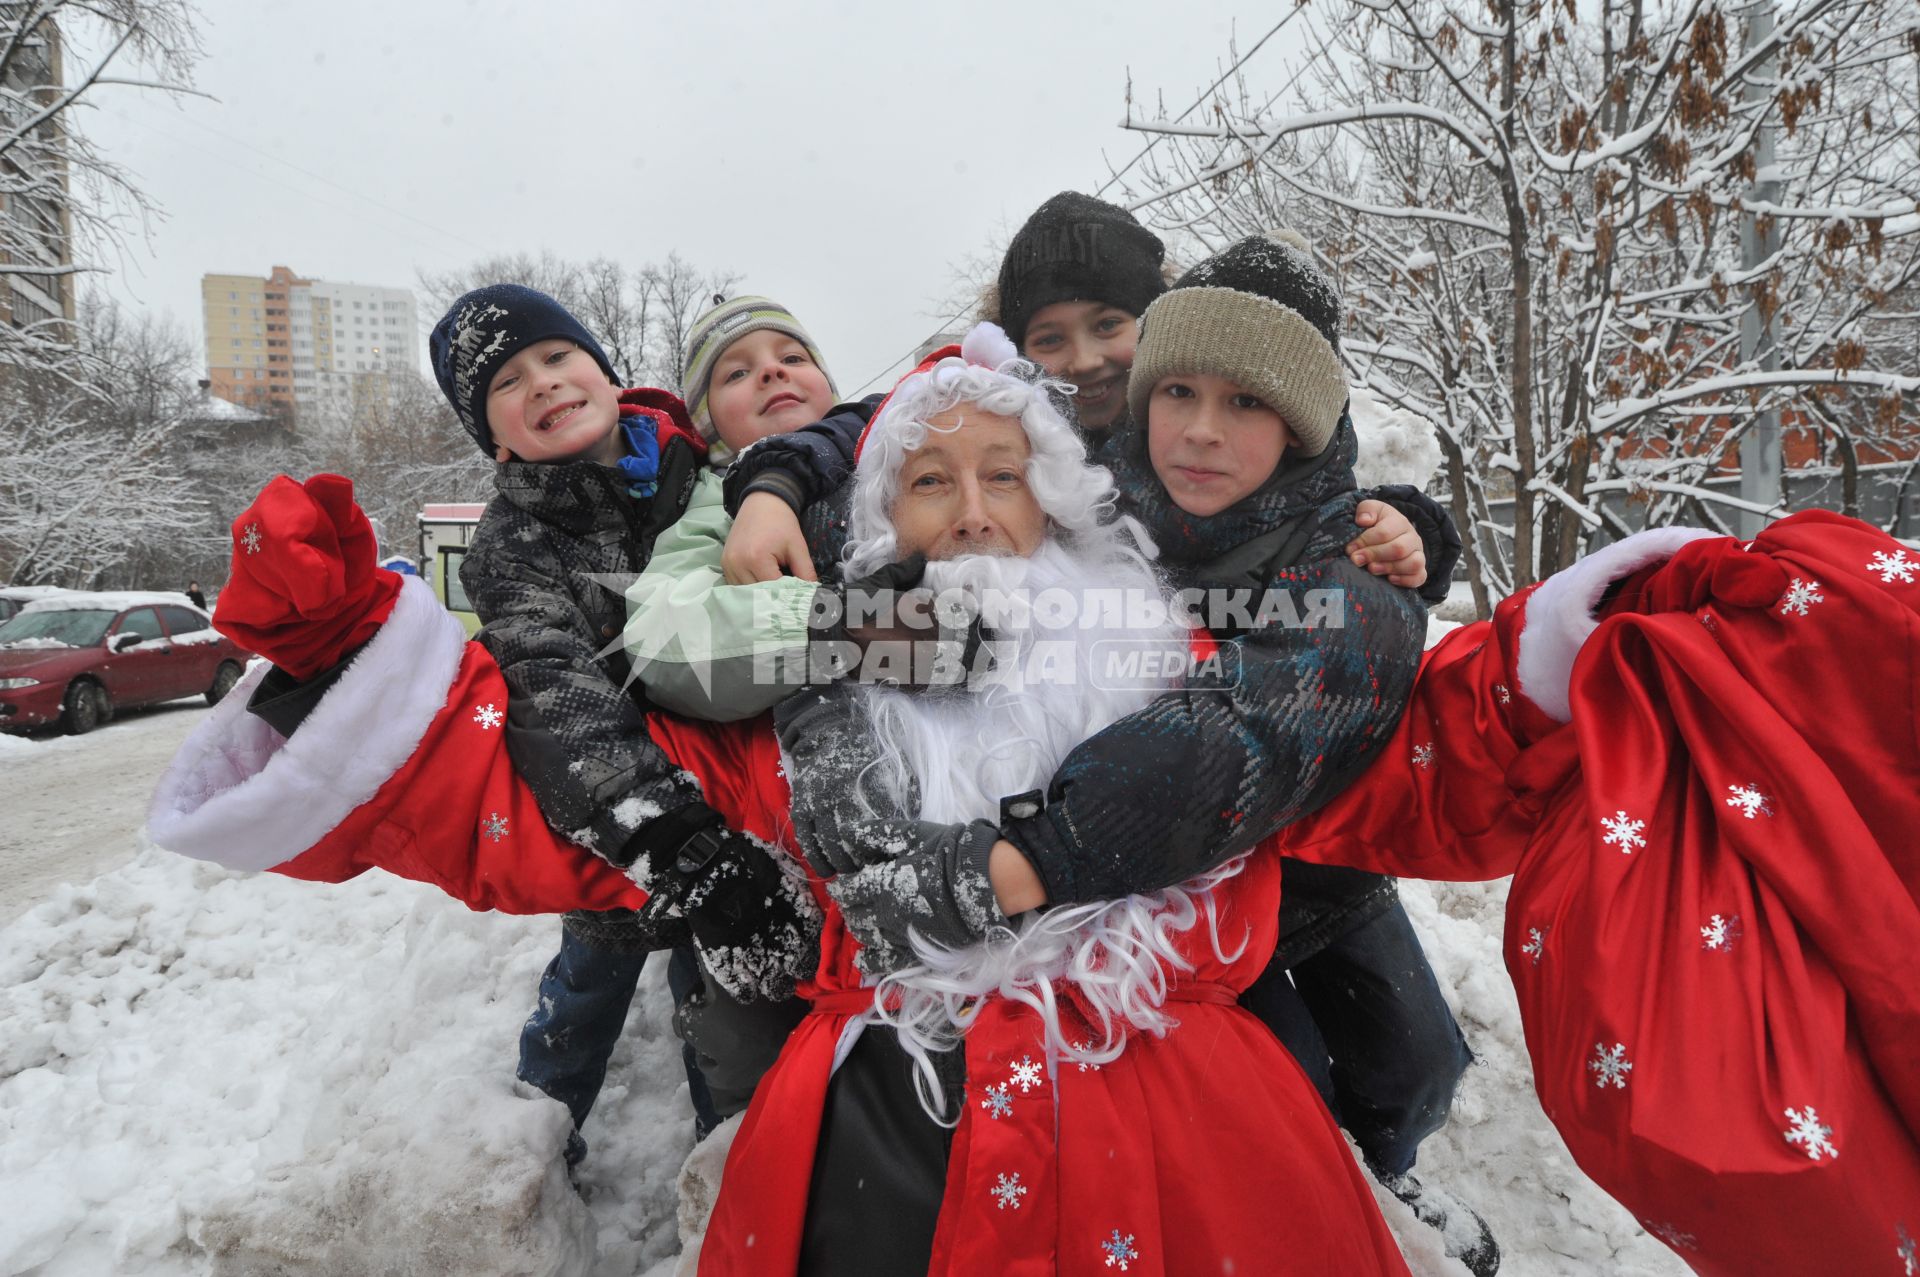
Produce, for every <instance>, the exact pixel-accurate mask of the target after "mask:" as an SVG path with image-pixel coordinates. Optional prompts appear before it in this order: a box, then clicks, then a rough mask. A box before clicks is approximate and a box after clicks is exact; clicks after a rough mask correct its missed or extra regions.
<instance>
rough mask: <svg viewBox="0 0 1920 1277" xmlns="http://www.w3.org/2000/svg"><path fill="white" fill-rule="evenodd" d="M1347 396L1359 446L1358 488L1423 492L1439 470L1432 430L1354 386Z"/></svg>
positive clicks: (1437, 447) (1436, 441) (1355, 469)
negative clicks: (1386, 486)
mask: <svg viewBox="0 0 1920 1277" xmlns="http://www.w3.org/2000/svg"><path fill="white" fill-rule="evenodd" d="M1347 393H1348V395H1349V398H1348V401H1347V413H1348V415H1349V416H1351V417H1352V418H1353V433H1354V435H1355V436H1356V437H1357V438H1358V440H1359V443H1360V455H1359V456H1358V457H1356V458H1355V459H1354V463H1353V473H1354V477H1355V478H1357V479H1358V480H1359V482H1360V486H1361V487H1363V488H1372V487H1377V486H1378V485H1380V484H1383V483H1410V484H1412V485H1413V486H1414V487H1416V488H1421V489H1425V488H1426V487H1427V484H1428V481H1429V480H1431V479H1432V478H1433V472H1434V471H1435V470H1438V469H1439V468H1440V440H1439V439H1438V438H1436V437H1435V435H1434V433H1433V426H1432V425H1431V424H1430V423H1428V422H1427V421H1425V420H1423V419H1421V418H1420V417H1416V416H1415V415H1414V414H1412V413H1410V412H1407V411H1406V410H1405V409H1402V408H1396V407H1394V406H1393V405H1392V404H1389V403H1387V402H1385V401H1384V400H1382V399H1380V398H1378V397H1377V396H1375V395H1374V394H1373V393H1372V392H1371V391H1369V390H1368V389H1367V388H1366V387H1364V386H1353V387H1351V388H1350V389H1349V390H1348V392H1347Z"/></svg>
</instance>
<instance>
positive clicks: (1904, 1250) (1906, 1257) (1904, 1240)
mask: <svg viewBox="0 0 1920 1277" xmlns="http://www.w3.org/2000/svg"><path fill="white" fill-rule="evenodd" d="M1893 1231H1894V1233H1895V1234H1896V1235H1897V1236H1898V1237H1899V1238H1900V1249H1899V1250H1896V1251H1895V1252H1894V1253H1893V1256H1894V1258H1895V1259H1898V1260H1899V1261H1900V1262H1901V1263H1903V1264H1905V1265H1906V1277H1914V1274H1915V1273H1920V1246H1916V1245H1915V1244H1914V1240H1913V1234H1912V1233H1910V1232H1908V1231H1907V1226H1906V1225H1905V1224H1896V1225H1895V1226H1894V1230H1893Z"/></svg>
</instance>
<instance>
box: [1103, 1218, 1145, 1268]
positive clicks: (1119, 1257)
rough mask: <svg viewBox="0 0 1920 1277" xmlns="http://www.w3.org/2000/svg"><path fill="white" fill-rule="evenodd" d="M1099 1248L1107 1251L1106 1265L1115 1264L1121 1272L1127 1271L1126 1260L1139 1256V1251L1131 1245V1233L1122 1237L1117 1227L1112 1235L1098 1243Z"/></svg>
mask: <svg viewBox="0 0 1920 1277" xmlns="http://www.w3.org/2000/svg"><path fill="white" fill-rule="evenodd" d="M1100 1249H1101V1250H1103V1251H1105V1252H1106V1253H1107V1267H1109V1268H1112V1267H1115V1266H1116V1265H1117V1266H1118V1267H1119V1269H1120V1271H1121V1272H1123V1273H1124V1272H1126V1271H1127V1261H1128V1260H1133V1259H1138V1258H1140V1252H1139V1251H1137V1250H1135V1249H1134V1246H1133V1234H1132V1233H1128V1234H1127V1235H1126V1236H1125V1237H1122V1236H1121V1235H1120V1230H1119V1229H1117V1228H1116V1229H1114V1230H1113V1236H1111V1237H1109V1238H1107V1240H1105V1241H1103V1242H1101V1243H1100Z"/></svg>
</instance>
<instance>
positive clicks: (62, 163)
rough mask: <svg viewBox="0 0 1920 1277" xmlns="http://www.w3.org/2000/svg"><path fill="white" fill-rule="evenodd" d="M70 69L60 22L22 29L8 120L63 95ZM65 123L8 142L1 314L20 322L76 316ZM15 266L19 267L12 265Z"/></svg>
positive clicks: (0, 165)
mask: <svg viewBox="0 0 1920 1277" xmlns="http://www.w3.org/2000/svg"><path fill="white" fill-rule="evenodd" d="M5 7H6V8H7V9H9V10H17V11H21V12H10V13H8V15H7V16H8V17H10V18H13V19H15V20H16V21H17V20H18V19H20V18H21V17H23V16H24V9H25V6H23V5H17V4H9V5H6V6H5ZM64 76H65V72H64V69H63V68H62V66H61V59H60V28H59V27H57V26H55V25H54V22H53V19H51V18H46V19H43V20H42V21H41V22H40V24H39V25H38V26H35V27H31V28H29V29H27V30H26V31H24V32H22V33H21V35H20V42H19V47H18V48H17V49H15V50H13V52H12V55H11V56H10V57H9V58H8V59H7V64H6V83H5V88H6V95H7V98H8V100H9V103H10V105H9V109H8V112H7V114H8V117H9V118H8V122H7V127H8V128H12V127H15V126H16V125H17V124H18V123H19V121H18V120H17V119H15V118H13V117H14V113H15V111H20V112H26V113H30V112H31V111H32V109H33V107H32V105H31V104H32V103H39V104H40V105H42V106H48V107H50V106H53V105H54V104H56V103H57V102H58V101H59V100H60V97H61V85H62V84H63V83H64V82H65V79H64ZM64 127H65V126H64V125H63V124H62V123H61V120H60V117H59V116H57V115H56V116H54V117H53V118H51V119H49V120H46V121H45V122H43V123H41V124H39V125H36V126H35V127H34V129H33V132H32V138H33V139H34V141H33V143H32V144H30V143H28V142H24V141H23V142H21V143H18V144H16V145H13V146H10V147H8V148H7V153H6V155H5V157H4V158H0V177H4V179H5V180H4V186H5V190H4V191H3V192H0V319H4V320H5V321H6V322H8V323H11V324H13V325H14V326H15V327H17V328H25V327H27V326H29V325H32V324H44V323H46V322H47V321H49V320H65V321H66V322H67V323H72V322H73V317H74V307H73V275H72V273H71V272H70V271H68V270H67V269H66V268H67V267H70V266H71V265H72V264H73V215H72V213H71V212H70V211H69V204H68V198H67V195H68V185H67V162H66V152H65V149H64V147H63V146H62V145H61V142H62V130H63V129H64ZM8 267H12V268H13V269H7V268H8Z"/></svg>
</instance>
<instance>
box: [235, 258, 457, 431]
mask: <svg viewBox="0 0 1920 1277" xmlns="http://www.w3.org/2000/svg"><path fill="white" fill-rule="evenodd" d="M200 296H201V305H202V310H203V314H204V320H205V328H206V338H207V377H208V380H209V381H210V382H211V383H212V386H213V393H214V394H216V395H218V396H220V397H221V398H223V399H227V400H230V401H231V402H233V403H240V404H247V405H249V406H252V407H256V408H262V409H280V410H283V411H289V412H291V413H292V414H293V415H294V416H296V417H299V418H305V419H307V420H309V421H312V420H328V419H337V420H345V419H346V418H347V417H348V416H349V415H350V414H351V413H352V412H353V410H354V404H355V402H356V398H357V397H358V398H359V399H362V400H364V398H365V397H366V396H369V395H372V396H380V397H385V396H387V395H390V394H391V393H392V391H391V387H392V383H393V378H394V377H395V376H397V375H399V374H402V373H406V372H413V371H417V370H418V369H419V367H420V331H419V329H420V321H419V312H418V309H417V308H416V306H415V304H414V300H413V293H412V292H411V291H409V290H408V289H405V288H382V287H378V286H375V285H371V284H347V283H339V282H336V281H332V280H324V279H307V278H304V277H302V276H299V275H296V274H294V272H293V271H292V270H290V269H289V268H287V267H285V266H275V267H274V268H273V270H272V272H271V273H270V274H268V275H266V276H265V277H264V278H263V277H260V276H252V275H203V276H202V277H201V280H200Z"/></svg>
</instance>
